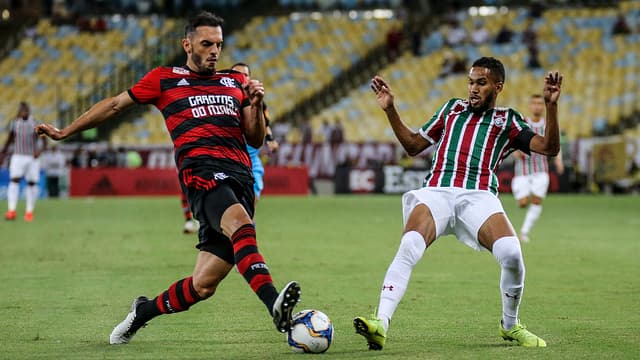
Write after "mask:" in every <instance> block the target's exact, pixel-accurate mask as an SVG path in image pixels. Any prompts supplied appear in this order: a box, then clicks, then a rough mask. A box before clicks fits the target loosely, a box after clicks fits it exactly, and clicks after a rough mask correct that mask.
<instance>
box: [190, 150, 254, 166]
mask: <svg viewBox="0 0 640 360" xmlns="http://www.w3.org/2000/svg"><path fill="white" fill-rule="evenodd" d="M196 156H211V157H214V158H217V159H229V160H232V161H235V162H238V163H241V164H242V165H244V166H246V167H248V168H251V159H249V155H248V154H247V152H246V151H242V150H240V149H235V148H227V147H222V146H215V147H199V148H193V149H191V150H188V151H186V152H185V153H183V154H181V155H180V157H179V158H178V166H180V164H182V161H183V160H184V159H185V158H188V157H196Z"/></svg>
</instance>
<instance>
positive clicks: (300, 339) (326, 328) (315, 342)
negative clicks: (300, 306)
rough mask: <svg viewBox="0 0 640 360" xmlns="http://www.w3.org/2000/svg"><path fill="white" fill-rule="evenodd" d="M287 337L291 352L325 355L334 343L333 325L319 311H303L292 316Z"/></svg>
mask: <svg viewBox="0 0 640 360" xmlns="http://www.w3.org/2000/svg"><path fill="white" fill-rule="evenodd" d="M292 320H293V324H292V325H291V330H290V331H289V335H288V336H287V338H288V341H289V346H291V350H293V351H294V352H297V353H313V354H318V353H323V352H325V351H327V349H329V346H331V342H332V341H333V324H332V323H331V320H330V319H329V317H328V316H327V315H326V314H325V313H323V312H322V311H319V310H313V309H311V310H302V311H300V312H298V313H296V314H294V315H293V316H292Z"/></svg>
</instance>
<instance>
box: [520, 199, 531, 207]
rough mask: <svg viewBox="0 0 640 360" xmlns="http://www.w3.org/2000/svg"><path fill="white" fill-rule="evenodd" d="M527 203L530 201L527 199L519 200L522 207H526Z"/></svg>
mask: <svg viewBox="0 0 640 360" xmlns="http://www.w3.org/2000/svg"><path fill="white" fill-rule="evenodd" d="M527 205H529V201H528V200H527V199H521V200H519V201H518V206H519V207H520V208H525V207H527Z"/></svg>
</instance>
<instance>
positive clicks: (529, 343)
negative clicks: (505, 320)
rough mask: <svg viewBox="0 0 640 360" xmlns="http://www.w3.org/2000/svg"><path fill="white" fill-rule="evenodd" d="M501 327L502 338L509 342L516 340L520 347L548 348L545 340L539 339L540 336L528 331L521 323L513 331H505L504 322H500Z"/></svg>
mask: <svg viewBox="0 0 640 360" xmlns="http://www.w3.org/2000/svg"><path fill="white" fill-rule="evenodd" d="M499 327H500V329H499V331H500V336H502V338H503V339H505V340H509V341H514V340H515V341H517V342H518V345H520V346H524V347H546V346H547V343H546V342H545V341H544V340H542V339H541V338H540V337H538V335H536V334H534V333H532V332H531V331H529V330H527V328H526V327H524V325H522V324H520V323H518V324H516V325H515V326H514V327H512V328H511V330H505V329H504V328H503V327H502V322H500V325H499Z"/></svg>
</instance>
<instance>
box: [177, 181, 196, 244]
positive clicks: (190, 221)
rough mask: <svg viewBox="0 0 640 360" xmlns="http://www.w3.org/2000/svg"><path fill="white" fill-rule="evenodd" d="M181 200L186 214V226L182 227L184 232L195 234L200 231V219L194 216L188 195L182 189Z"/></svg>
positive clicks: (183, 211) (183, 212)
mask: <svg viewBox="0 0 640 360" xmlns="http://www.w3.org/2000/svg"><path fill="white" fill-rule="evenodd" d="M180 202H181V203H182V214H183V215H184V226H183V227H182V232H183V233H185V234H194V233H196V232H198V228H199V227H200V224H198V221H197V220H196V219H194V218H193V213H192V212H191V208H190V207H189V200H187V195H185V194H184V192H182V191H181V192H180Z"/></svg>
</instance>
